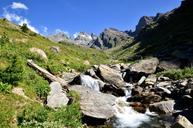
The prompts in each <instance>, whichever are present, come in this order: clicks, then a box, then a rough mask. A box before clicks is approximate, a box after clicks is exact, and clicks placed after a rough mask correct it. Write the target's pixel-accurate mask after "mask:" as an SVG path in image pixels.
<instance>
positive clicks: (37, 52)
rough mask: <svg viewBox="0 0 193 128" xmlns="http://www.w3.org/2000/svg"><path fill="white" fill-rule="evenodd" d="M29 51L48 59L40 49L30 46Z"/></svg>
mask: <svg viewBox="0 0 193 128" xmlns="http://www.w3.org/2000/svg"><path fill="white" fill-rule="evenodd" d="M30 52H32V53H36V54H38V55H39V56H40V57H41V58H42V59H44V60H48V57H47V55H46V53H45V52H44V51H43V50H42V49H39V48H30Z"/></svg>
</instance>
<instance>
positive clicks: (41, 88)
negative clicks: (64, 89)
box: [35, 83, 50, 99]
mask: <svg viewBox="0 0 193 128" xmlns="http://www.w3.org/2000/svg"><path fill="white" fill-rule="evenodd" d="M35 89H36V94H37V96H39V97H40V98H42V99H43V98H46V97H47V96H48V93H49V92H50V87H49V85H48V84H45V83H38V85H37V86H36V87H35Z"/></svg>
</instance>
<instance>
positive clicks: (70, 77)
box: [61, 72, 79, 83]
mask: <svg viewBox="0 0 193 128" xmlns="http://www.w3.org/2000/svg"><path fill="white" fill-rule="evenodd" d="M78 75H79V74H78V73H76V72H72V73H69V72H63V73H62V76H61V77H62V79H64V80H65V81H66V82H67V83H70V82H72V81H73V80H74V78H75V77H77V76H78Z"/></svg>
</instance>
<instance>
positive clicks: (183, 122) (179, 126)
mask: <svg viewBox="0 0 193 128" xmlns="http://www.w3.org/2000/svg"><path fill="white" fill-rule="evenodd" d="M171 128H193V124H192V123H191V122H190V121H189V120H188V119H187V118H186V117H184V116H181V115H179V116H178V117H177V118H176V122H175V123H174V124H173V125H172V127H171Z"/></svg>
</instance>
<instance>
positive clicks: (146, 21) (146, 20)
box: [126, 13, 166, 36]
mask: <svg viewBox="0 0 193 128" xmlns="http://www.w3.org/2000/svg"><path fill="white" fill-rule="evenodd" d="M165 15H166V14H165ZM162 16H164V14H162V13H157V15H156V16H143V17H141V18H140V19H139V22H138V24H137V25H136V29H135V31H134V32H132V31H126V32H127V33H128V34H129V35H131V36H137V35H138V34H139V33H140V32H141V30H142V29H143V28H145V27H146V26H148V25H150V24H153V23H155V22H157V21H158V20H159V19H160V18H161V17H162Z"/></svg>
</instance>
